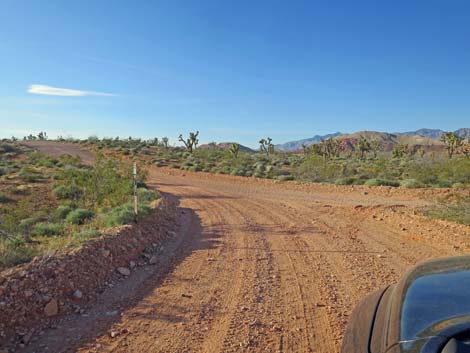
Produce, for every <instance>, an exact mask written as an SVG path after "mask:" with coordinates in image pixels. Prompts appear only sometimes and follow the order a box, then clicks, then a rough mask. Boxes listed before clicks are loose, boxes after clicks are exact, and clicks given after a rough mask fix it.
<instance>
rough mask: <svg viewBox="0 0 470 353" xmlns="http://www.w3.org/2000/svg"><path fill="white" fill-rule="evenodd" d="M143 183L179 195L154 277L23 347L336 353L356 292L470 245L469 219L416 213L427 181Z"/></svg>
mask: <svg viewBox="0 0 470 353" xmlns="http://www.w3.org/2000/svg"><path fill="white" fill-rule="evenodd" d="M150 184H151V185H153V186H157V187H158V188H159V190H160V191H162V192H163V193H164V195H165V196H166V197H172V198H178V199H179V202H180V211H179V225H178V228H177V237H176V238H177V239H178V240H177V241H178V242H177V243H175V244H173V248H171V247H170V248H171V249H172V250H171V251H170V250H168V251H169V252H168V253H167V255H166V256H167V259H166V260H162V264H161V270H160V269H157V270H154V271H155V275H154V276H155V279H154V280H152V279H150V280H149V279H147V280H145V281H142V283H140V284H138V285H137V288H136V289H135V294H131V295H129V296H128V297H125V298H124V299H122V301H121V302H120V303H119V301H116V303H117V304H113V303H115V302H114V301H113V300H111V299H110V296H113V295H114V296H116V295H117V294H112V293H111V294H109V293H108V294H106V293H105V294H104V296H103V300H101V301H99V302H98V303H97V304H96V306H95V307H94V308H91V309H90V312H93V313H94V314H93V315H97V314H96V313H102V314H101V315H102V316H103V317H107V319H106V320H105V319H103V320H101V321H100V320H98V319H97V320H88V321H86V320H87V317H86V315H85V316H78V317H74V318H70V321H67V322H64V323H61V324H60V325H59V329H55V330H48V331H45V332H44V334H43V336H42V337H41V338H40V339H39V340H38V341H36V343H34V344H32V345H30V346H28V347H27V350H28V351H31V352H32V351H41V352H59V351H60V352H62V351H78V352H162V353H163V352H165V353H183V352H187V353H189V352H206V353H217V352H292V353H294V352H295V353H302V352H322V353H337V352H339V349H340V345H341V339H342V335H343V332H344V329H345V326H346V324H347V322H348V319H349V317H350V314H351V312H352V310H353V308H354V306H355V304H356V303H357V302H358V301H359V300H360V299H361V298H362V297H364V296H365V295H366V294H368V293H370V292H371V291H374V290H376V289H378V288H380V287H383V286H387V285H388V284H390V283H392V282H394V281H396V280H397V279H398V278H399V277H400V276H401V275H402V274H403V273H404V272H405V271H406V270H407V269H408V268H409V267H410V266H412V265H414V264H415V263H417V262H418V261H421V260H425V259H429V258H434V257H442V256H447V255H461V254H464V253H469V252H470V241H469V239H470V227H466V226H462V225H456V224H453V223H448V222H443V221H436V220H430V219H428V218H425V217H423V216H420V215H419V214H417V212H416V208H417V207H421V206H423V205H425V204H426V203H427V202H430V201H429V200H431V199H432V198H433V197H434V192H432V191H430V192H428V191H413V190H411V191H409V190H396V189H390V188H376V189H372V188H358V187H356V188H351V187H336V186H322V185H315V184H312V185H299V184H294V183H275V182H272V181H265V180H257V179H253V178H241V177H230V176H218V175H208V174H204V173H190V172H184V173H183V172H180V171H177V170H171V169H165V168H152V169H151V170H150ZM436 193H437V194H439V193H440V192H436ZM133 276H134V275H133ZM133 276H131V277H130V278H129V279H128V281H131V283H133V282H132V281H133V278H132V277H133ZM136 276H138V274H137V275H136ZM157 278H158V280H157ZM139 286H140V287H139ZM133 293H134V292H133ZM113 305H115V306H114V307H112V306H113ZM111 310H117V311H118V312H119V314H118V315H115V316H109V317H108V316H107V314H106V312H107V311H111ZM84 322H85V323H86V324H84ZM64 337H66V338H65V339H64ZM38 347H39V348H38Z"/></svg>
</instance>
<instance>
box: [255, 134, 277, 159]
mask: <svg viewBox="0 0 470 353" xmlns="http://www.w3.org/2000/svg"><path fill="white" fill-rule="evenodd" d="M259 148H260V150H261V152H264V153H266V155H267V156H269V155H270V154H273V153H274V145H273V144H272V138H271V137H267V138H266V139H261V140H259Z"/></svg>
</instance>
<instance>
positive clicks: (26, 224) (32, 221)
mask: <svg viewBox="0 0 470 353" xmlns="http://www.w3.org/2000/svg"><path fill="white" fill-rule="evenodd" d="M41 220H42V219H41V218H40V217H30V218H25V219H22V220H21V221H20V223H19V224H18V230H19V231H20V232H23V233H26V232H29V231H30V230H31V229H32V228H33V227H34V225H36V224H37V223H39V222H41Z"/></svg>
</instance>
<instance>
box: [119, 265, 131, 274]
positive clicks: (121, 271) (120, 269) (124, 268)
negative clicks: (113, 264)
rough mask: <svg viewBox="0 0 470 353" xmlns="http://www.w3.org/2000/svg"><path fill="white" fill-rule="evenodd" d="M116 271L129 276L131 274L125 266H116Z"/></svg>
mask: <svg viewBox="0 0 470 353" xmlns="http://www.w3.org/2000/svg"><path fill="white" fill-rule="evenodd" d="M116 271H118V272H119V273H120V274H121V275H123V276H129V275H130V274H131V271H130V270H129V269H128V268H127V267H118V268H117V269H116Z"/></svg>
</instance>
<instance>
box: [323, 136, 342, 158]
mask: <svg viewBox="0 0 470 353" xmlns="http://www.w3.org/2000/svg"><path fill="white" fill-rule="evenodd" d="M320 147H321V149H322V152H323V153H322V154H323V155H324V156H325V157H326V158H333V157H339V153H340V151H341V143H340V142H339V141H338V140H335V139H334V138H332V137H330V138H328V139H326V140H321V142H320Z"/></svg>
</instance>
